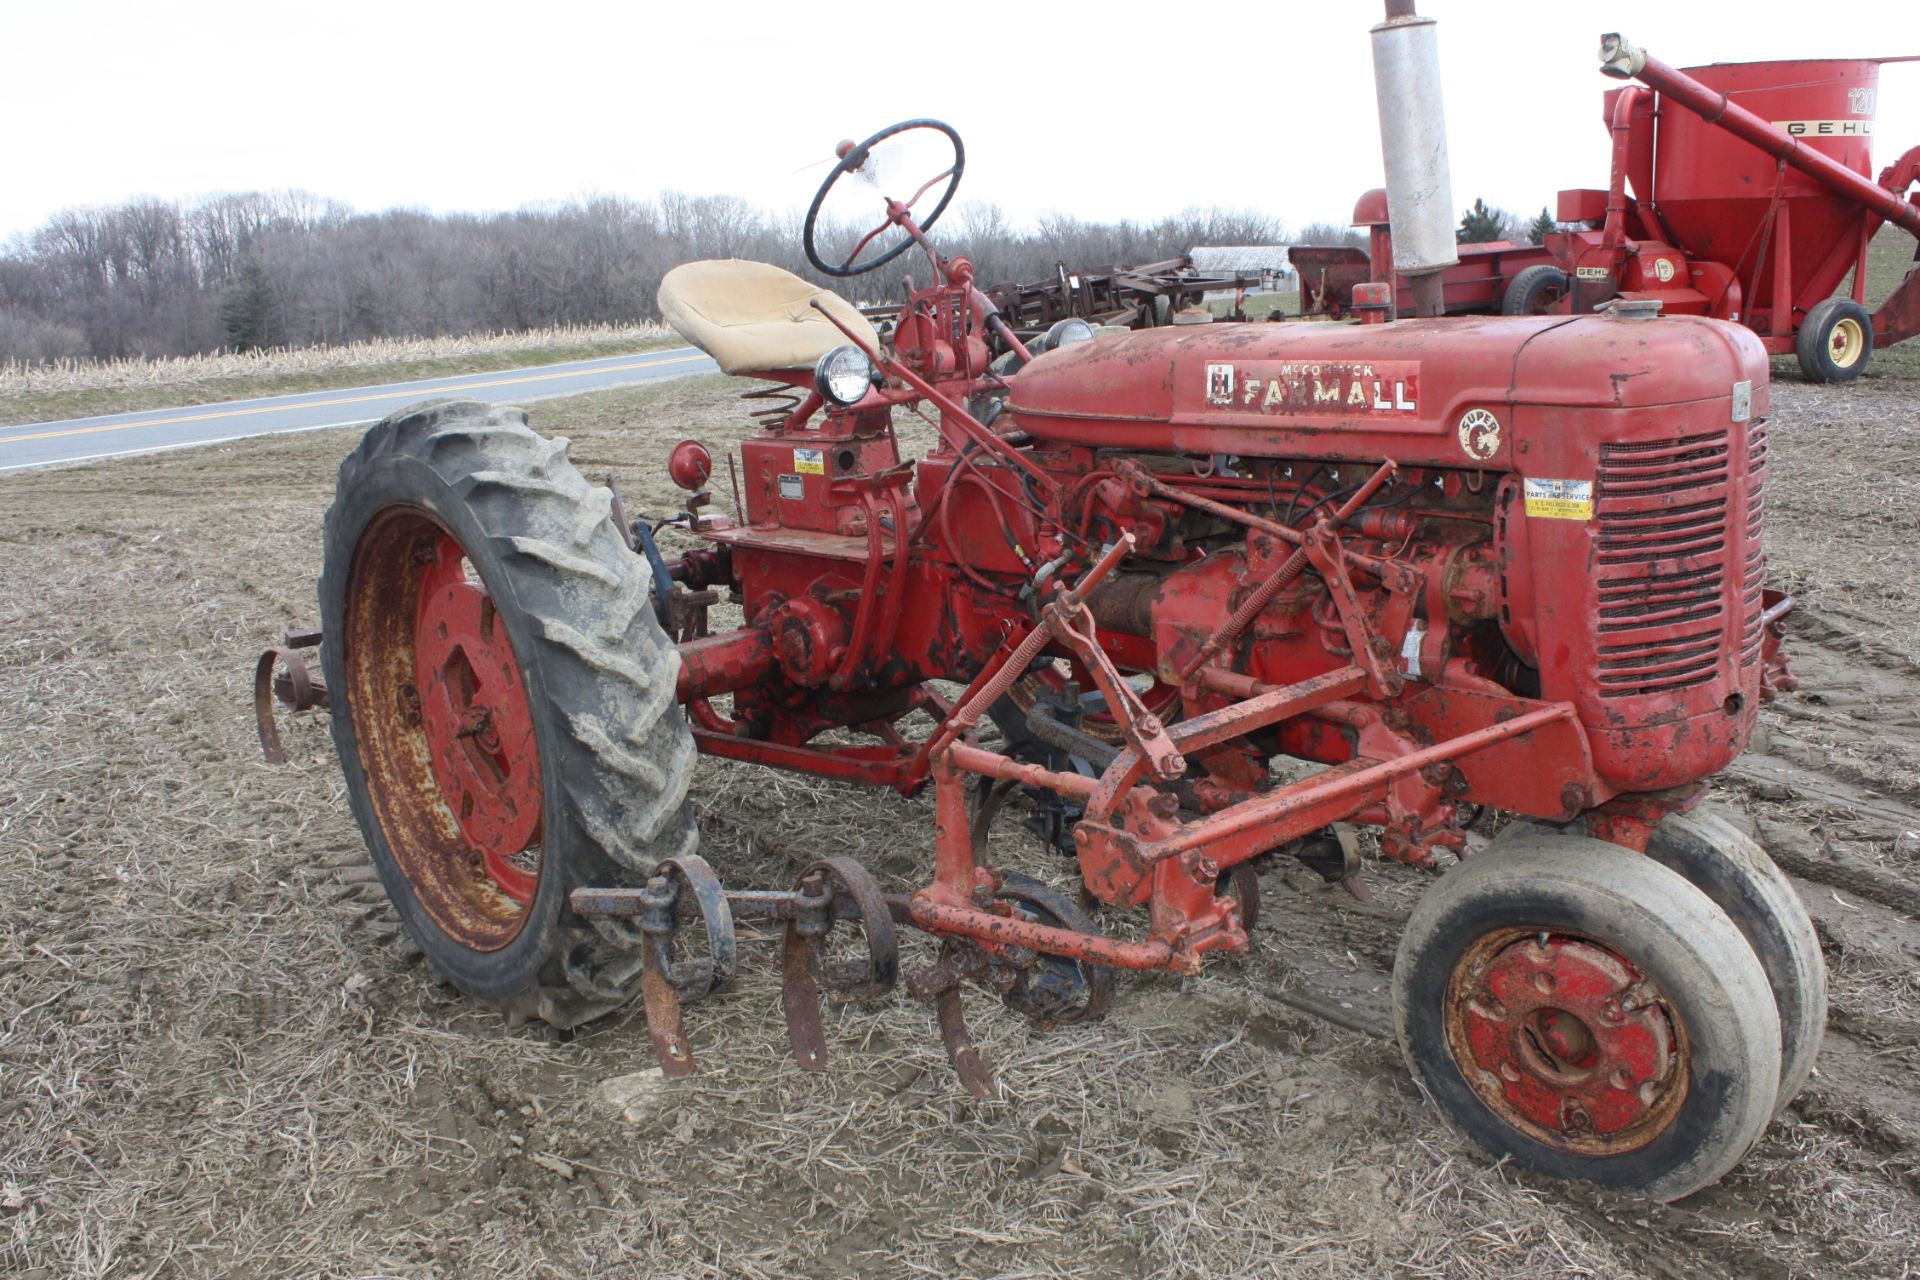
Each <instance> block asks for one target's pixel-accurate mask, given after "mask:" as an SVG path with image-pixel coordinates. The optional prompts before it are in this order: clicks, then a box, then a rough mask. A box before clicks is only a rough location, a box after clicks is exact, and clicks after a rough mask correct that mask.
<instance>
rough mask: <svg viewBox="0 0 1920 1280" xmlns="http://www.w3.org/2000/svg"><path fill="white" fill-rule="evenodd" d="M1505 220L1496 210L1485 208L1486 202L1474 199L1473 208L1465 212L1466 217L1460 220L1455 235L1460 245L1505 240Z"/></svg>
mask: <svg viewBox="0 0 1920 1280" xmlns="http://www.w3.org/2000/svg"><path fill="white" fill-rule="evenodd" d="M1506 232H1507V227H1506V219H1505V218H1503V217H1501V215H1500V211H1499V210H1498V209H1489V208H1487V202H1486V201H1485V200H1481V199H1479V198H1477V197H1476V198H1475V199H1474V202H1473V208H1471V209H1469V210H1467V216H1466V217H1464V218H1462V219H1460V230H1459V232H1458V233H1457V236H1458V238H1459V241H1460V243H1461V244H1487V243H1488V242H1490V241H1494V240H1504V239H1506Z"/></svg>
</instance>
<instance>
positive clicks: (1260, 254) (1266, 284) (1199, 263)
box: [1190, 244, 1298, 299]
mask: <svg viewBox="0 0 1920 1280" xmlns="http://www.w3.org/2000/svg"><path fill="white" fill-rule="evenodd" d="M1287 251H1288V246H1286V245H1284V244H1256V245H1196V246H1195V247H1194V249H1193V251H1192V253H1191V255H1190V256H1191V257H1192V259H1193V266H1194V269H1195V270H1196V271H1201V272H1205V273H1209V274H1211V273H1214V272H1219V273H1226V272H1230V271H1244V272H1248V273H1252V272H1258V273H1259V274H1260V287H1259V288H1257V289H1249V290H1248V291H1247V292H1248V293H1278V292H1282V291H1284V290H1288V289H1292V288H1294V287H1295V286H1296V285H1297V283H1298V281H1297V280H1296V279H1295V277H1294V273H1293V266H1292V264H1291V263H1290V262H1289V260H1288V257H1287ZM1216 296H1218V297H1223V298H1224V297H1227V296H1228V295H1227V294H1226V293H1224V292H1222V293H1219V294H1217V295H1216V294H1212V293H1210V294H1208V295H1207V297H1208V298H1209V299H1212V298H1214V297H1216Z"/></svg>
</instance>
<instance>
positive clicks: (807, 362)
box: [660, 259, 879, 373]
mask: <svg viewBox="0 0 1920 1280" xmlns="http://www.w3.org/2000/svg"><path fill="white" fill-rule="evenodd" d="M815 298H818V299H820V304H821V305H822V306H824V307H825V308H826V309H827V310H828V311H830V312H832V313H833V314H834V316H835V317H837V318H838V319H839V320H840V322H841V323H842V324H844V325H846V326H847V328H849V329H851V330H852V331H853V332H854V333H856V334H858V335H859V336H860V338H861V339H862V340H864V341H865V342H867V343H868V344H869V345H878V343H879V339H878V337H877V336H876V335H875V334H874V332H873V326H872V325H871V324H868V323H867V318H866V317H865V316H863V315H861V314H860V312H859V311H858V310H857V309H855V307H854V306H853V304H852V303H850V302H848V301H847V300H846V299H845V298H843V297H841V296H840V295H839V294H837V293H834V292H833V291H832V290H830V289H820V288H816V287H815V286H813V285H810V284H808V283H807V282H806V281H805V280H802V279H801V278H800V277H799V276H797V275H795V274H793V272H791V271H782V270H781V269H780V268H779V267H776V266H772V265H770V264H768V263H765V262H742V261H739V260H737V259H729V260H727V261H717V260H716V261H709V262H689V263H687V264H685V265H684V266H678V267H675V268H674V269H673V270H671V271H669V272H667V275H666V278H665V279H664V280H662V281H661V282H660V314H661V315H662V316H664V317H665V318H666V321H667V323H668V324H670V325H672V326H673V327H674V329H675V330H676V331H677V332H678V333H679V334H680V336H681V337H683V338H685V339H686V340H687V341H688V342H691V343H692V344H693V345H694V346H696V347H699V348H700V349H701V350H702V351H704V352H706V353H707V354H708V355H710V356H712V357H713V358H714V360H715V362H717V363H718V364H719V366H720V367H721V368H722V369H724V370H725V371H726V372H728V373H760V372H770V371H773V370H778V369H811V368H812V367H813V366H814V365H815V364H816V363H817V362H818V361H819V359H820V357H821V356H823V355H825V354H827V352H829V351H831V350H833V349H834V348H835V347H838V346H843V345H845V343H846V341H847V339H846V336H845V335H844V334H842V333H841V332H840V330H838V329H836V328H834V327H833V325H831V324H829V323H828V322H827V318H826V317H825V316H823V315H821V314H820V313H819V312H818V311H816V310H814V308H813V307H812V306H811V305H810V304H811V303H812V302H813V300H814V299H815Z"/></svg>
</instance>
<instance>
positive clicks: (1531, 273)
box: [1500, 262, 1567, 316]
mask: <svg viewBox="0 0 1920 1280" xmlns="http://www.w3.org/2000/svg"><path fill="white" fill-rule="evenodd" d="M1566 300H1567V273H1566V272H1564V271H1562V270H1561V269H1560V268H1558V267H1556V266H1553V265H1551V264H1549V263H1544V262H1541V263H1535V264H1534V265H1533V266H1531V267H1523V268H1521V269H1520V270H1519V271H1518V272H1517V273H1515V275H1514V277H1513V279H1512V280H1511V281H1509V282H1508V283H1507V291H1506V293H1504V294H1502V295H1501V298H1500V314H1501V315H1503V316H1550V315H1553V314H1554V313H1555V312H1557V311H1560V310H1563V309H1564V308H1563V304H1564V303H1565V302H1566Z"/></svg>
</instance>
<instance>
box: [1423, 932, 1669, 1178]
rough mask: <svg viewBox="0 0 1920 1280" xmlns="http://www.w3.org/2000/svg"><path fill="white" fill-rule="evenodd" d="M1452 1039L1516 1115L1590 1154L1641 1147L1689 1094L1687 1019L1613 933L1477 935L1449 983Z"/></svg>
mask: <svg viewBox="0 0 1920 1280" xmlns="http://www.w3.org/2000/svg"><path fill="white" fill-rule="evenodd" d="M1444 999H1445V1002H1446V1003H1445V1021H1446V1034H1447V1044H1448V1048H1449V1050H1450V1051H1451V1053H1452V1055H1453V1058H1454V1062H1455V1065H1456V1066H1458V1068H1459V1069H1460V1074H1461V1076H1462V1077H1463V1078H1464V1079H1465V1080H1466V1083H1467V1086H1468V1087H1469V1088H1470V1089H1472V1090H1473V1092H1474V1094H1475V1095H1476V1096H1477V1097H1478V1098H1479V1099H1480V1101H1481V1102H1482V1103H1483V1104H1484V1105H1485V1106H1486V1107H1487V1108H1488V1110H1490V1111H1492V1112H1493V1113H1494V1114H1495V1115H1496V1116H1498V1117H1499V1118H1500V1119H1501V1120H1502V1121H1504V1122H1505V1123H1506V1124H1508V1125H1510V1126H1512V1127H1513V1128H1515V1129H1517V1130H1519V1131H1520V1132H1522V1133H1525V1134H1527V1135H1528V1136H1530V1137H1532V1138H1534V1139H1536V1140H1538V1141H1541V1142H1544V1143H1546V1144H1548V1145H1550V1146H1553V1147H1556V1148H1559V1149H1561V1150H1565V1151H1569V1152H1572V1153H1574V1154H1577V1155H1582V1156H1617V1155H1623V1154H1626V1153H1628V1152H1632V1151H1637V1150H1639V1149H1641V1148H1643V1147H1645V1146H1647V1145H1648V1144H1649V1143H1651V1142H1653V1141H1654V1140H1655V1139H1656V1138H1658V1137H1659V1136H1660V1135H1661V1134H1663V1133H1665V1132H1666V1131H1667V1130H1668V1129H1669V1128H1671V1126H1672V1125H1673V1123H1674V1121H1675V1119H1676V1118H1677V1117H1678V1115H1679V1113H1680V1110H1681V1107H1682V1105H1683V1104H1684V1102H1685V1101H1686V1096H1687V1092H1688V1083H1689V1076H1690V1071H1689V1065H1690V1059H1691V1050H1690V1046H1689V1044H1688V1041H1687V1034H1686V1024H1685V1023H1684V1021H1683V1020H1682V1019H1681V1018H1680V1016H1679V1014H1678V1012H1677V1011H1676V1010H1675V1009H1674V1008H1673V1006H1672V1003H1671V1001H1669V1000H1668V998H1667V997H1666V995H1665V994H1664V993H1663V992H1662V991H1661V990H1660V988H1659V987H1658V986H1657V985H1656V984H1655V983H1654V982H1653V980H1652V979H1651V978H1649V977H1647V976H1646V975H1645V974H1643V973H1642V972H1641V971H1640V970H1639V969H1638V968H1637V967H1636V966H1635V965H1634V964H1633V963H1632V962H1631V961H1629V960H1628V959H1627V958H1626V957H1624V956H1622V955H1620V954H1619V953H1618V952H1616V951H1614V950H1613V949H1612V948H1610V947H1608V946H1606V945H1605V944H1604V943H1601V942H1597V941H1594V940H1591V939H1587V938H1582V937H1579V936H1577V935H1573V934H1567V933H1560V932H1553V931H1548V930H1527V929H1505V930H1498V931H1496V932H1493V933H1489V934H1486V935H1484V936H1482V937H1481V938H1479V939H1477V940H1476V941H1475V942H1474V944H1473V945H1472V946H1471V947H1469V948H1468V949H1467V951H1466V953H1465V954H1464V955H1463V956H1462V957H1461V958H1460V961H1459V963H1458V964H1456V965H1455V966H1454V970H1453V973H1452V975H1451V977H1450V978H1449V980H1448V983H1447V989H1446V994H1445V997H1444Z"/></svg>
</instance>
